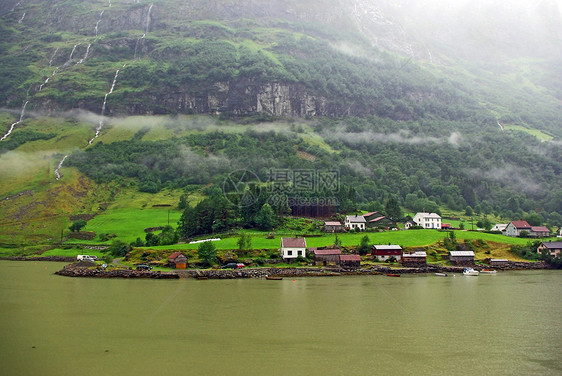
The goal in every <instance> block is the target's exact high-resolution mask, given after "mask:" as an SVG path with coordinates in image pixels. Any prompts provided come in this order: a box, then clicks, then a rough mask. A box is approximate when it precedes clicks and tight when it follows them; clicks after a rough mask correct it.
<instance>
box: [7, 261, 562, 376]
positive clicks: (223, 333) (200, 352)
mask: <svg viewBox="0 0 562 376" xmlns="http://www.w3.org/2000/svg"><path fill="white" fill-rule="evenodd" d="M62 266H63V264H60V263H45V262H43V263H41V262H10V261H0V374H2V375H155V374H156V375H194V374H197V375H226V374H228V375H266V374H270V375H375V374H390V375H393V374H394V375H435V374H443V375H448V374H460V373H472V374H496V375H530V374H540V375H560V374H561V373H562V362H561V360H560V357H559V350H560V348H562V322H561V321H560V314H561V313H562V299H560V290H561V287H562V273H561V272H560V271H518V272H502V273H499V274H497V275H487V276H484V275H482V276H479V277H463V276H462V275H457V276H456V277H454V278H449V277H447V278H443V277H436V276H433V275H416V276H402V277H401V278H389V277H386V276H361V277H326V278H296V279H288V278H285V279H284V280H282V281H268V280H207V281H197V280H191V279H190V280H186V279H182V280H174V281H172V280H122V279H121V280H117V279H84V278H67V277H59V276H56V275H54V274H53V272H54V271H56V270H58V269H60V268H62Z"/></svg>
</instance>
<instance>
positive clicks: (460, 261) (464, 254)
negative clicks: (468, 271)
mask: <svg viewBox="0 0 562 376" xmlns="http://www.w3.org/2000/svg"><path fill="white" fill-rule="evenodd" d="M449 261H451V265H456V266H473V265H474V252H473V251H450V252H449Z"/></svg>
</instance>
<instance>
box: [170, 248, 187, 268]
mask: <svg viewBox="0 0 562 376" xmlns="http://www.w3.org/2000/svg"><path fill="white" fill-rule="evenodd" d="M168 263H169V264H171V265H173V266H174V267H175V268H176V269H185V268H187V257H186V256H185V255H184V254H183V253H181V252H174V253H172V254H171V255H170V257H168Z"/></svg>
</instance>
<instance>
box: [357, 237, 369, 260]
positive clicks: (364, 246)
mask: <svg viewBox="0 0 562 376" xmlns="http://www.w3.org/2000/svg"><path fill="white" fill-rule="evenodd" d="M370 250H371V247H370V246H369V237H368V236H367V235H365V236H363V237H362V238H361V244H360V245H359V247H358V248H357V252H358V253H359V254H360V255H366V254H367V253H369V251H370Z"/></svg>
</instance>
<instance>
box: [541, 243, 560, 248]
mask: <svg viewBox="0 0 562 376" xmlns="http://www.w3.org/2000/svg"><path fill="white" fill-rule="evenodd" d="M542 245H544V246H545V247H546V248H548V249H559V248H562V242H543V243H542Z"/></svg>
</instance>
